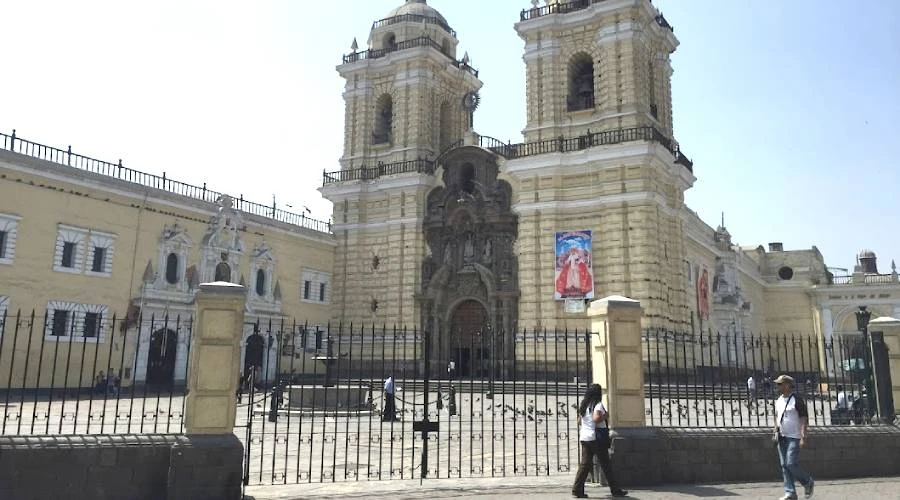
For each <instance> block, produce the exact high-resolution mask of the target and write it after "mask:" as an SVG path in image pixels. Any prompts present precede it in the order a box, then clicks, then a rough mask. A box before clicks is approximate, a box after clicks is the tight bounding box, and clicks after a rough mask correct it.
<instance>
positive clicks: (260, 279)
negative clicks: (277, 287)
mask: <svg viewBox="0 0 900 500" xmlns="http://www.w3.org/2000/svg"><path fill="white" fill-rule="evenodd" d="M256 295H259V296H260V297H265V296H266V272H265V271H263V270H262V269H257V270H256Z"/></svg>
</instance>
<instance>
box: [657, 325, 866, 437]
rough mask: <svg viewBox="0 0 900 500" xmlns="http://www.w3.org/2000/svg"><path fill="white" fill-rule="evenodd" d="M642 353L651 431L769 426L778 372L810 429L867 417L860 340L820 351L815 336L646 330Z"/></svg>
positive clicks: (841, 341)
mask: <svg viewBox="0 0 900 500" xmlns="http://www.w3.org/2000/svg"><path fill="white" fill-rule="evenodd" d="M643 347H644V362H645V378H646V380H645V382H646V386H645V392H646V398H647V399H646V401H647V409H646V411H647V415H648V418H647V420H648V424H649V425H652V426H660V427H728V428H731V427H767V428H771V427H772V426H773V425H774V424H775V413H774V404H773V403H774V400H775V399H776V398H777V397H778V393H777V389H776V386H775V384H774V382H773V381H774V379H775V378H776V377H777V376H778V375H780V374H783V373H784V374H789V375H791V376H792V377H793V378H794V380H795V381H796V382H797V387H796V390H797V392H798V394H800V396H801V397H802V398H803V399H805V401H806V403H807V407H808V410H809V422H810V425H847V424H850V423H851V422H852V423H857V424H863V423H866V422H868V421H869V419H870V418H871V417H872V415H873V414H874V408H875V404H874V402H872V403H870V401H869V399H868V397H867V396H865V394H864V391H863V390H862V389H863V388H864V387H865V377H866V372H865V371H864V370H863V369H862V367H863V366H864V364H865V363H864V361H863V360H864V359H865V357H866V351H865V349H864V344H863V342H862V340H861V337H859V336H850V337H846V338H845V337H840V338H836V339H829V340H827V341H825V342H824V343H822V344H821V345H820V343H819V340H818V339H817V338H816V337H815V336H814V335H740V334H738V335H735V334H729V335H722V334H712V333H702V334H696V335H693V334H680V333H676V332H671V331H666V330H646V331H644V332H643ZM751 377H752V382H751V381H750V379H751ZM839 401H840V403H839Z"/></svg>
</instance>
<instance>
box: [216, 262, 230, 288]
mask: <svg viewBox="0 0 900 500" xmlns="http://www.w3.org/2000/svg"><path fill="white" fill-rule="evenodd" d="M213 281H226V282H229V283H230V282H231V267H230V266H229V265H228V264H227V263H225V262H219V263H218V264H216V278H215V279H214V280H213Z"/></svg>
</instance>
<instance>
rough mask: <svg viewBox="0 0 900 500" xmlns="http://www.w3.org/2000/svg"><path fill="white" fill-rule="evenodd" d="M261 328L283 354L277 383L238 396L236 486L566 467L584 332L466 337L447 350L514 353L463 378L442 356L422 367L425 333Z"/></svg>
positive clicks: (580, 385) (586, 369)
mask: <svg viewBox="0 0 900 500" xmlns="http://www.w3.org/2000/svg"><path fill="white" fill-rule="evenodd" d="M260 331H261V333H262V334H263V336H264V337H267V338H269V339H271V340H270V342H277V343H278V348H279V350H280V352H281V353H282V355H281V356H279V357H278V359H279V361H278V367H277V370H276V371H275V373H278V374H279V378H278V380H273V381H271V382H270V383H268V384H264V383H259V382H258V383H257V384H256V385H253V384H250V385H249V386H248V387H247V388H246V392H245V393H243V394H241V395H240V396H239V398H240V401H239V405H238V418H237V426H238V427H237V428H236V433H237V434H238V436H239V437H240V438H241V440H242V441H243V442H244V446H245V463H244V473H245V476H244V482H245V484H291V483H302V482H325V481H364V480H383V479H413V478H448V477H456V478H462V477H493V476H510V475H548V474H553V473H558V472H567V471H569V470H572V469H573V468H575V467H576V466H577V464H578V442H577V440H578V432H577V423H576V419H575V418H574V408H575V407H576V406H577V403H578V400H579V397H580V395H581V394H582V393H583V391H584V388H585V387H586V384H587V382H588V380H590V358H589V351H588V340H589V335H588V334H587V332H527V331H523V332H517V333H515V334H510V335H508V336H506V335H504V334H502V333H499V332H498V333H490V332H486V333H485V334H484V335H477V336H475V337H474V338H473V339H471V341H470V345H469V346H457V347H456V348H455V351H456V350H457V349H464V348H466V347H467V348H468V352H472V353H475V352H484V353H487V352H511V353H514V356H510V357H509V358H508V359H491V358H490V357H481V358H479V357H475V358H473V359H471V360H470V365H469V369H468V370H466V373H464V374H462V373H458V370H457V369H456V366H454V365H453V364H451V363H450V362H449V361H446V360H450V359H451V356H449V355H447V356H446V357H444V358H443V359H442V360H433V359H430V355H429V352H430V351H431V350H430V349H429V348H428V347H429V344H430V342H431V341H432V339H430V338H429V336H428V335H427V334H425V333H423V332H418V331H410V330H402V329H387V328H375V327H369V328H362V329H357V330H352V329H340V328H329V327H327V326H324V327H318V328H316V327H311V326H308V325H285V324H282V325H261V327H260ZM508 343H509V344H512V345H511V346H507V345H498V344H508ZM491 344H493V346H492V345H491ZM491 347H493V348H494V349H491ZM507 347H509V348H508V349H507ZM441 355H442V357H443V354H441ZM444 366H446V369H444V368H443V367H444ZM435 367H441V368H440V369H436V368H435ZM391 376H393V380H392V382H393V386H394V388H395V391H394V398H393V399H394V401H393V405H392V404H391V403H392V402H391V401H390V399H391V396H390V394H389V392H390V390H388V391H385V385H386V382H387V379H388V377H391ZM387 385H388V387H387V388H388V389H390V385H391V384H387ZM392 407H393V408H392ZM392 410H393V411H392ZM392 417H393V418H392Z"/></svg>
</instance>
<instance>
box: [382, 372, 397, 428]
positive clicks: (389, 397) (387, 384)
mask: <svg viewBox="0 0 900 500" xmlns="http://www.w3.org/2000/svg"><path fill="white" fill-rule="evenodd" d="M396 390H397V389H396V387H395V385H394V376H393V375H388V378H387V380H385V381H384V414H382V415H381V421H382V422H393V421H395V420H397V404H396V401H395V399H394V397H395V396H394V393H395V392H396Z"/></svg>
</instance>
